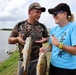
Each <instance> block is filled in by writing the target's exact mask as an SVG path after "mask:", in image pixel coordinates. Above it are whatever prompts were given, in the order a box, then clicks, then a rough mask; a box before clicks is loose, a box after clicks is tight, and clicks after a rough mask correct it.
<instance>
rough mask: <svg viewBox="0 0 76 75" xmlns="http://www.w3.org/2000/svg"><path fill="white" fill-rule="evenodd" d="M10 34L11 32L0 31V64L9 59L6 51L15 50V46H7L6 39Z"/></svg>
mask: <svg viewBox="0 0 76 75" xmlns="http://www.w3.org/2000/svg"><path fill="white" fill-rule="evenodd" d="M10 33H11V31H0V62H2V61H4V60H6V59H7V58H8V57H9V55H8V54H7V51H10V50H13V49H15V48H16V45H13V44H12V45H11V44H8V37H9V35H10Z"/></svg>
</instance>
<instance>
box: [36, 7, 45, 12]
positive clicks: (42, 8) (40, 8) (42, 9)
mask: <svg viewBox="0 0 76 75" xmlns="http://www.w3.org/2000/svg"><path fill="white" fill-rule="evenodd" d="M35 8H36V9H39V10H41V11H42V12H45V11H46V9H45V8H44V7H35Z"/></svg>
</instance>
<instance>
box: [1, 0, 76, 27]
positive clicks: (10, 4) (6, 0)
mask: <svg viewBox="0 0 76 75" xmlns="http://www.w3.org/2000/svg"><path fill="white" fill-rule="evenodd" d="M33 2H39V3H40V5H41V6H44V7H46V12H45V13H43V14H42V15H41V18H40V20H39V21H40V22H42V23H44V24H45V25H46V26H47V27H53V26H55V24H54V20H53V18H52V16H51V15H50V14H48V11H47V10H48V8H52V7H55V6H56V5H57V4H58V3H62V2H64V3H67V4H69V6H70V8H71V11H72V13H73V14H74V16H75V21H76V4H75V3H76V1H75V0H61V1H60V0H55V1H54V0H2V1H0V24H1V25H2V22H3V26H6V25H5V24H4V22H6V21H7V22H6V23H7V24H9V26H10V24H11V23H12V24H15V23H16V22H18V21H21V20H24V19H27V18H28V7H29V5H30V4H31V3H33ZM10 21H11V23H10ZM14 21H15V22H14ZM13 22H14V23H13ZM13 26H14V25H13Z"/></svg>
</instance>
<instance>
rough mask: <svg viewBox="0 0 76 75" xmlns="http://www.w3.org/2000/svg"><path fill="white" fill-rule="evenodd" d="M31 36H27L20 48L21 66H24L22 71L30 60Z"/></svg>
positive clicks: (25, 69)
mask: <svg viewBox="0 0 76 75" xmlns="http://www.w3.org/2000/svg"><path fill="white" fill-rule="evenodd" d="M31 44H32V43H31V37H27V38H26V40H25V45H24V48H23V50H22V53H23V63H22V65H21V66H22V67H24V72H25V71H27V68H28V65H29V62H30V53H31Z"/></svg>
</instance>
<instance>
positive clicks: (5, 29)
mask: <svg viewBox="0 0 76 75" xmlns="http://www.w3.org/2000/svg"><path fill="white" fill-rule="evenodd" d="M0 30H4V31H12V30H13V29H7V28H2V29H0Z"/></svg>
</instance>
